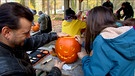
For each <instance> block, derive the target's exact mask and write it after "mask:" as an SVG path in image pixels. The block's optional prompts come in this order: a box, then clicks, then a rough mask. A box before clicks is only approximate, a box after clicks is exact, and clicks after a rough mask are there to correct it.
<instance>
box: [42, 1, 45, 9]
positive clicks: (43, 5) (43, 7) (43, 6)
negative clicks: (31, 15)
mask: <svg viewBox="0 0 135 76" xmlns="http://www.w3.org/2000/svg"><path fill="white" fill-rule="evenodd" d="M42 11H43V12H45V0H42Z"/></svg>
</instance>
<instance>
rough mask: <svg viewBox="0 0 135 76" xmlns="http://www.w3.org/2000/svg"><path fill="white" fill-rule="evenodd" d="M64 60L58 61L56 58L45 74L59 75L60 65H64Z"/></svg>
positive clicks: (49, 75) (50, 75)
mask: <svg viewBox="0 0 135 76" xmlns="http://www.w3.org/2000/svg"><path fill="white" fill-rule="evenodd" d="M64 63H65V62H58V61H57V60H56V61H55V65H54V67H52V69H51V71H50V72H49V74H48V75H47V76H61V75H62V73H61V69H62V66H63V65H64Z"/></svg>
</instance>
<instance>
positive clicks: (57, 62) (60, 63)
mask: <svg viewBox="0 0 135 76" xmlns="http://www.w3.org/2000/svg"><path fill="white" fill-rule="evenodd" d="M64 63H65V62H59V61H58V60H55V65H54V66H55V67H58V68H59V69H60V70H61V69H62V66H63V65H64Z"/></svg>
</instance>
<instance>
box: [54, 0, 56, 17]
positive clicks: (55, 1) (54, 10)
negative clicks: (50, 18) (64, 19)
mask: <svg viewBox="0 0 135 76" xmlns="http://www.w3.org/2000/svg"><path fill="white" fill-rule="evenodd" d="M54 15H56V0H54Z"/></svg>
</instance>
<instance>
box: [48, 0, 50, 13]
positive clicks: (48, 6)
mask: <svg viewBox="0 0 135 76" xmlns="http://www.w3.org/2000/svg"><path fill="white" fill-rule="evenodd" d="M49 3H50V2H49V0H47V14H48V15H50V11H49Z"/></svg>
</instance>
